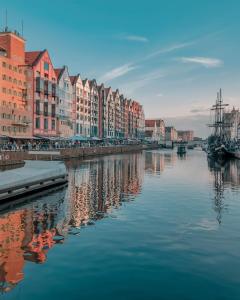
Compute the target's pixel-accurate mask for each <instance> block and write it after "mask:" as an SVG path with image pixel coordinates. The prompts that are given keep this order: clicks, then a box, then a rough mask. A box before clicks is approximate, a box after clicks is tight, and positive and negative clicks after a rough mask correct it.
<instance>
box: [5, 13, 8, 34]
mask: <svg viewBox="0 0 240 300" xmlns="http://www.w3.org/2000/svg"><path fill="white" fill-rule="evenodd" d="M5 22H6V24H5V31H8V11H7V9H6V14H5Z"/></svg>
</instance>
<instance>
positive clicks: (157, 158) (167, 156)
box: [145, 151, 177, 175]
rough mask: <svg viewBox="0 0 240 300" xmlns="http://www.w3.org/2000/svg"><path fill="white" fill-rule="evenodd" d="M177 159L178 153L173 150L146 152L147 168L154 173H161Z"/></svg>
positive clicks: (147, 170)
mask: <svg viewBox="0 0 240 300" xmlns="http://www.w3.org/2000/svg"><path fill="white" fill-rule="evenodd" d="M176 161H177V155H176V153H175V152H173V151H166V152H159V151H146V152H145V170H146V172H147V173H151V174H154V175H157V174H161V173H162V172H163V171H164V169H165V168H168V167H172V166H173V165H174V164H175V163H176Z"/></svg>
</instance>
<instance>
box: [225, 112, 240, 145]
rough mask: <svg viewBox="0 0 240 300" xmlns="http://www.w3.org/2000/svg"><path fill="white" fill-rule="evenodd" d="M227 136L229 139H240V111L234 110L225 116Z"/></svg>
mask: <svg viewBox="0 0 240 300" xmlns="http://www.w3.org/2000/svg"><path fill="white" fill-rule="evenodd" d="M223 120H224V123H225V124H226V125H227V126H226V127H225V129H224V130H225V135H226V137H227V138H228V139H240V111H239V109H235V108H233V109H232V110H231V111H230V112H224V114H223Z"/></svg>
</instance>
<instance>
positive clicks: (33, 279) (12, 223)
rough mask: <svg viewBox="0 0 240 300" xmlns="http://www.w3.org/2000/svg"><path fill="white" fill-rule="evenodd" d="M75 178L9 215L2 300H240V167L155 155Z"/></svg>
mask: <svg viewBox="0 0 240 300" xmlns="http://www.w3.org/2000/svg"><path fill="white" fill-rule="evenodd" d="M68 169H69V186H68V188H66V189H61V190H59V191H57V192H54V193H51V194H49V195H48V196H45V197H42V198H38V199H36V200H35V201H32V202H28V203H25V204H22V205H21V206H18V207H16V208H13V209H12V210H9V211H4V212H1V214H0V289H1V291H2V293H1V294H0V297H1V299H24V300H28V299H34V300H37V299H45V300H48V299H49V300H50V299H69V300H71V299H116V300H118V299H138V300H139V299H164V300H165V299H199V300H202V299H207V300H208V299H209V300H210V299H211V300H213V299H231V300H234V299H240V161H232V162H229V163H227V164H225V165H222V166H220V165H217V164H214V163H208V162H207V159H206V156H205V154H204V153H203V152H201V151H197V150H194V151H189V152H188V154H187V156H186V157H182V158H181V157H178V156H177V155H176V153H175V152H172V151H165V152H163V151H147V152H143V153H134V154H127V155H114V156H106V157H101V158H95V159H91V160H89V161H84V162H77V161H72V162H71V163H68Z"/></svg>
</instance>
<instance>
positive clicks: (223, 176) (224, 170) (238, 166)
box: [208, 159, 240, 223]
mask: <svg viewBox="0 0 240 300" xmlns="http://www.w3.org/2000/svg"><path fill="white" fill-rule="evenodd" d="M208 167H209V170H210V172H211V173H212V175H213V178H214V181H213V183H214V192H215V196H214V199H213V200H214V210H215V211H216V212H217V220H218V222H219V223H221V222H222V212H223V211H224V210H226V204H225V203H224V199H225V197H224V190H225V189H226V188H231V189H234V190H235V189H236V188H239V189H240V161H239V160H237V159H229V160H222V159H220V160H219V159H217V160H216V159H208Z"/></svg>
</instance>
